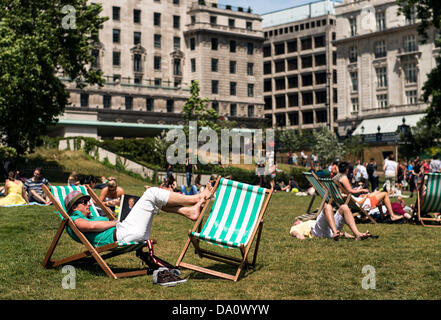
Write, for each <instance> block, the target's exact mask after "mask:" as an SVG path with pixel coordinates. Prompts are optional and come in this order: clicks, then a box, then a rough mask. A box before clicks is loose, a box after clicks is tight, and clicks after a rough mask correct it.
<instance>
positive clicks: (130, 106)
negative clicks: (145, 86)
mask: <svg viewBox="0 0 441 320" xmlns="http://www.w3.org/2000/svg"><path fill="white" fill-rule="evenodd" d="M125 100H126V101H125V105H126V110H132V109H133V97H130V96H126V99H125Z"/></svg>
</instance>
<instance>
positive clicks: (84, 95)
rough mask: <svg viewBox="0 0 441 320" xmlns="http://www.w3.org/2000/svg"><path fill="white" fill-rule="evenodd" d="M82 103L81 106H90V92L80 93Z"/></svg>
mask: <svg viewBox="0 0 441 320" xmlns="http://www.w3.org/2000/svg"><path fill="white" fill-rule="evenodd" d="M80 105H81V107H88V106H89V94H88V93H81V94H80Z"/></svg>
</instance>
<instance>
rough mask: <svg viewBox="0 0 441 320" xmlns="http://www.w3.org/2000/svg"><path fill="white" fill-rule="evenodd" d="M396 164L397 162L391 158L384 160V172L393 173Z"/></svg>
mask: <svg viewBox="0 0 441 320" xmlns="http://www.w3.org/2000/svg"><path fill="white" fill-rule="evenodd" d="M397 166H398V163H396V162H395V161H393V160H388V159H386V160H384V173H389V174H395V170H396V168H397Z"/></svg>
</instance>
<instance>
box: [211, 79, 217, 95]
mask: <svg viewBox="0 0 441 320" xmlns="http://www.w3.org/2000/svg"><path fill="white" fill-rule="evenodd" d="M211 93H212V94H218V93H219V81H218V80H211Z"/></svg>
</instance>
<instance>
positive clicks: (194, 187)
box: [181, 185, 198, 196]
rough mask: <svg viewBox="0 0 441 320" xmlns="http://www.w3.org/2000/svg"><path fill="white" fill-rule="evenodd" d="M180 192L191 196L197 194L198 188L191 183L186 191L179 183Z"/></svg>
mask: <svg viewBox="0 0 441 320" xmlns="http://www.w3.org/2000/svg"><path fill="white" fill-rule="evenodd" d="M181 193H182V194H185V195H187V196H192V195H195V194H198V188H196V186H195V185H192V186H191V189H190V191H187V189H186V188H185V186H184V185H181Z"/></svg>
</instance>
